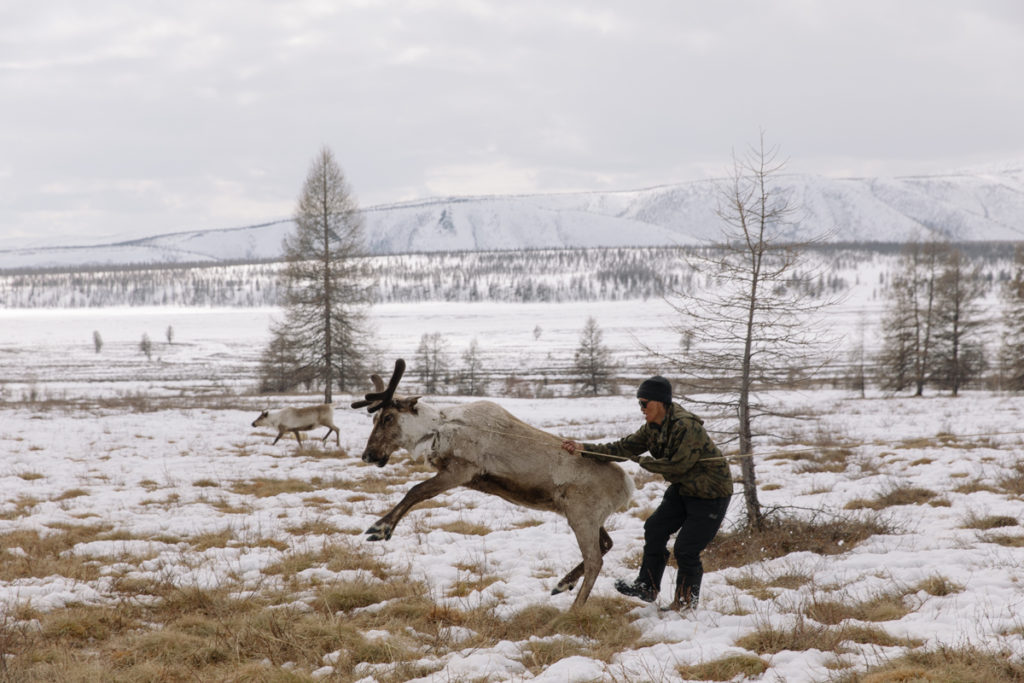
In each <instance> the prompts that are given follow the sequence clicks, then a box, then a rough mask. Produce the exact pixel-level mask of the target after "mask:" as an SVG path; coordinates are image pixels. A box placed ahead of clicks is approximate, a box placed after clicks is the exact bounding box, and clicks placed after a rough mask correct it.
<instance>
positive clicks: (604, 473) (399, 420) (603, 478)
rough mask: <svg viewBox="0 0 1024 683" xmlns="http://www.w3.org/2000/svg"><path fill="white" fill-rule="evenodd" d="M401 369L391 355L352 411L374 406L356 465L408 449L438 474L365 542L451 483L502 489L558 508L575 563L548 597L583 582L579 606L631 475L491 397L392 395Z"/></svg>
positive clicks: (380, 462) (511, 497)
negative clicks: (443, 399) (386, 374)
mask: <svg viewBox="0 0 1024 683" xmlns="http://www.w3.org/2000/svg"><path fill="white" fill-rule="evenodd" d="M403 372H405V361H404V360H402V359H398V361H396V362H395V370H394V373H393V374H392V375H391V380H390V381H389V382H388V385H387V386H386V387H385V386H384V381H383V380H382V379H381V378H380V376H379V375H373V376H372V377H371V379H372V381H373V385H374V388H375V389H376V391H375V392H372V393H369V394H366V396H365V398H364V400H362V401H356V402H355V403H353V404H352V407H353V408H363V407H366V406H369V407H368V411H369V412H370V413H377V414H376V415H375V416H374V420H373V431H372V432H371V433H370V438H369V439H368V440H367V442H366V449H365V450H364V451H363V456H362V457H363V462H367V463H372V464H374V465H377V466H378V467H383V466H384V465H386V464H387V462H388V459H389V458H390V457H391V455H392V453H394V452H395V451H396V450H399V449H406V450H407V451H409V452H410V453H411V454H412V455H413V457H426V460H427V461H428V462H429V463H430V464H431V465H432V466H433V467H434V468H435V469H436V470H438V473H437V474H436V475H434V476H433V477H432V478H430V479H428V480H426V481H424V482H421V483H419V484H416V485H415V486H413V487H412V488H411V489H409V492H408V493H406V495H405V497H404V498H403V499H402V500H401V502H399V503H398V505H396V506H395V507H394V508H392V509H391V511H390V512H388V513H387V514H386V515H384V516H383V517H382V518H380V519H379V520H377V522H376V523H375V524H374V525H373V526H371V527H370V528H369V529H367V530H366V534H367V535H368V536H369V540H371V541H382V540H387V539H389V538H391V533H392V532H393V531H394V529H395V525H396V524H398V522H399V520H401V519H402V517H403V516H404V515H405V514H406V513H407V512H408V511H409V510H410V509H411V508H412V507H413V506H415V505H416V504H418V503H421V502H423V501H425V500H428V499H430V498H433V497H434V496H436V495H438V494H439V493H443V492H444V491H447V490H449V489H452V488H455V487H456V486H466V487H468V488H471V489H474V490H477V491H481V492H483V493H490V494H493V495H496V496H500V497H502V498H504V499H505V500H507V501H510V502H513V503H518V504H519V505H524V506H526V507H529V508H534V509H537V510H547V511H550V512H557V513H559V514H561V515H563V516H564V517H565V518H566V520H567V521H568V522H569V526H570V527H571V528H572V530H573V532H574V533H575V535H576V541H577V543H579V547H580V552H581V553H582V554H583V562H582V563H580V564H579V565H577V566H576V567H574V568H573V569H572V571H570V572H569V573H568V574H566V575H565V576H564V577H563V578H562V579H561V581H559V582H558V585H557V586H555V588H554V590H552V591H551V594H552V595H556V594H558V593H561V592H563V591H567V590H572V589H573V588H574V587H575V586H576V582H577V581H578V580H579V578H580V576H583V584H582V585H581V586H580V590H579V593H577V595H576V599H575V601H574V602H573V604H572V608H573V609H576V608H579V607H581V606H582V605H583V604H584V603H585V602H586V601H587V597H589V595H590V591H591V589H592V588H593V587H594V582H595V581H596V580H597V575H598V574H599V573H600V571H601V566H602V564H603V562H604V560H603V559H602V558H603V555H604V554H605V553H606V552H608V550H609V549H610V548H611V547H612V539H611V537H610V536H609V535H608V532H607V531H605V528H604V526H603V525H604V522H605V520H606V519H607V518H608V515H610V514H611V513H612V512H615V511H616V510H619V509H621V508H623V507H625V506H626V504H627V503H628V502H629V499H630V496H631V495H632V493H633V480H632V479H631V478H630V477H629V476H627V474H626V473H625V472H624V471H623V470H622V468H620V467H619V466H618V465H615V464H614V463H604V462H596V461H592V460H587V459H585V458H579V457H573V456H571V455H569V454H567V453H565V452H564V451H562V450H561V443H562V439H561V438H559V437H557V436H554V435H553V434H548V433H547V432H544V431H541V430H539V429H536V428H534V427H531V426H530V425H528V424H526V423H524V422H522V421H520V420H519V419H518V418H516V417H514V416H513V415H512V414H511V413H509V412H508V411H506V410H505V409H504V408H502V407H501V406H499V405H497V404H496V403H492V402H490V401H475V402H473V403H467V404H463V405H458V406H454V407H451V408H444V409H438V408H435V407H433V406H431V405H429V404H424V403H420V402H419V398H420V397H419V396H412V397H404V398H403V397H396V396H395V389H396V388H397V387H398V382H399V380H400V379H401V378H402V373H403Z"/></svg>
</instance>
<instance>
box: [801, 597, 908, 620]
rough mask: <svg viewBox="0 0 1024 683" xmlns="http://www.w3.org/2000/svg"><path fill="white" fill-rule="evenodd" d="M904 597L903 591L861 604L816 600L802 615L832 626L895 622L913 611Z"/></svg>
mask: <svg viewBox="0 0 1024 683" xmlns="http://www.w3.org/2000/svg"><path fill="white" fill-rule="evenodd" d="M904 596H905V594H904V593H903V592H902V591H890V592H883V593H878V594H877V595H874V596H872V597H870V598H868V599H867V600H862V601H860V602H854V601H851V600H821V599H814V600H813V601H812V602H811V603H810V604H808V605H807V606H806V607H804V608H803V610H802V614H804V615H805V616H807V617H810V618H811V619H814V620H815V621H816V622H818V623H820V624H827V625H830V626H834V625H836V624H839V623H842V622H844V621H846V620H856V621H895V620H897V619H902V618H903V617H904V616H906V615H907V614H909V613H910V612H912V611H913V610H912V609H911V608H910V607H909V606H908V605H907V604H906V602H905V601H904V599H903V598H904Z"/></svg>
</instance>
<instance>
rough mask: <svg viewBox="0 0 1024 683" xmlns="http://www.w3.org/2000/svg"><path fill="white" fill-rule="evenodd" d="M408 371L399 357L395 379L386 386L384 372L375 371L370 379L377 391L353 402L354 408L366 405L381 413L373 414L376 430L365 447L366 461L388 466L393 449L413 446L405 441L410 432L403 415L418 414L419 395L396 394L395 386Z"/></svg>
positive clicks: (371, 411) (364, 457)
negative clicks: (404, 396) (376, 372)
mask: <svg viewBox="0 0 1024 683" xmlns="http://www.w3.org/2000/svg"><path fill="white" fill-rule="evenodd" d="M404 372H405V361H404V360H402V359H401V358H399V359H398V360H396V361H395V371H394V372H393V373H392V374H391V380H390V381H389V382H388V384H387V386H386V387H385V386H384V380H382V379H381V378H380V375H371V376H370V380H371V381H372V382H373V387H374V389H375V390H376V391H372V392H370V393H368V394H366V395H365V396H364V397H363V400H361V401H355V402H354V403H353V404H352V407H353V408H366V410H367V412H369V413H377V414H376V415H374V418H373V431H372V432H370V438H369V439H368V440H367V441H366V448H365V449H364V450H363V462H366V463H372V464H374V465H376V466H377V467H384V465H386V464H388V459H389V458H390V457H391V454H392V453H394V452H395V451H396V450H398V449H399V448H408V447H409V446H410V445H409V444H406V443H405V441H406V438H407V437H408V435H406V434H403V431H402V425H401V422H402V421H401V419H400V418H401V416H402V415H408V414H415V412H416V401H418V400H419V396H411V397H408V398H402V397H399V398H396V397H395V389H396V388H397V387H398V382H399V380H401V379H402V373H404Z"/></svg>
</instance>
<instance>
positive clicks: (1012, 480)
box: [996, 461, 1024, 496]
mask: <svg viewBox="0 0 1024 683" xmlns="http://www.w3.org/2000/svg"><path fill="white" fill-rule="evenodd" d="M996 486H998V487H999V489H1000V490H1001V491H1002V492H1004V493H1009V494H1010V495H1014V496H1024V462H1019V461H1018V462H1015V463H1014V464H1013V466H1012V467H1010V469H1009V471H1008V472H1006V473H1005V474H1003V475H1002V476H1001V477H999V478H998V479H997V480H996Z"/></svg>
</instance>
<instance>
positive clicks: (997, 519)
mask: <svg viewBox="0 0 1024 683" xmlns="http://www.w3.org/2000/svg"><path fill="white" fill-rule="evenodd" d="M1019 524H1020V522H1018V521H1017V518H1016V517H1010V516H1009V515H984V516H979V515H978V514H976V513H974V512H970V513H968V514H967V515H966V516H965V517H964V521H963V525H962V528H964V529H980V530H981V531H988V530H990V529H1001V528H1005V527H1010V526H1018V525H1019Z"/></svg>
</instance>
